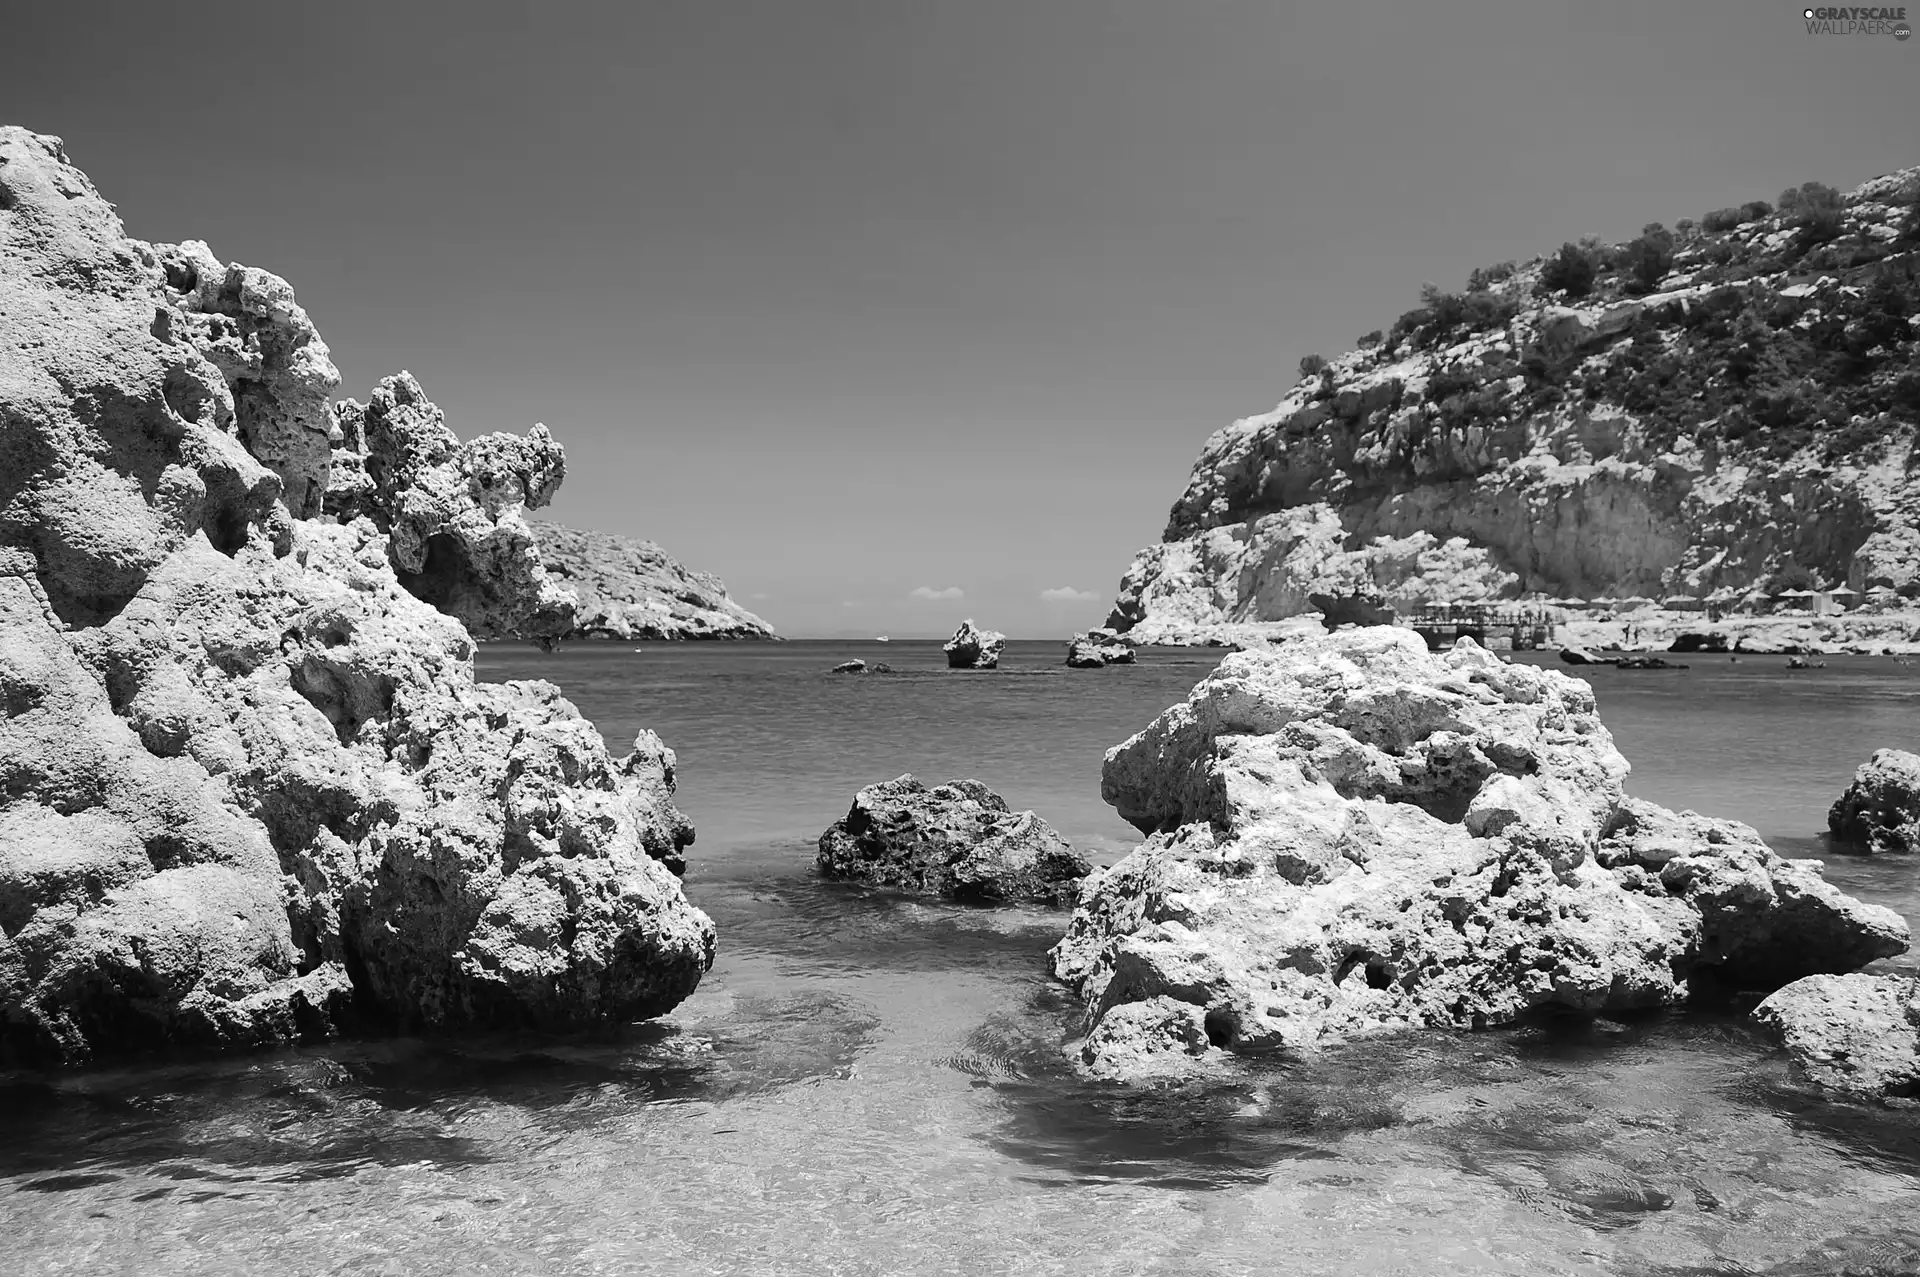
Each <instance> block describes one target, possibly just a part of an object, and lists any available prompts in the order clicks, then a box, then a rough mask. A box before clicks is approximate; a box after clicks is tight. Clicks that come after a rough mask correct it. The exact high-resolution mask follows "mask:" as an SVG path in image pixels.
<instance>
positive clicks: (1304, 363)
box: [1300, 355, 1327, 381]
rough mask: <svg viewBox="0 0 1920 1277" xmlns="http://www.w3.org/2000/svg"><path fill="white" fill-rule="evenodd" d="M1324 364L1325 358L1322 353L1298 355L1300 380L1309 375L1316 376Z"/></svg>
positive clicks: (1325, 363) (1325, 364)
mask: <svg viewBox="0 0 1920 1277" xmlns="http://www.w3.org/2000/svg"><path fill="white" fill-rule="evenodd" d="M1326 366H1327V360H1326V357H1325V356H1324V355H1302V356H1301V357H1300V380H1302V381H1305V380H1306V379H1307V378H1309V377H1318V376H1319V375H1320V371H1321V369H1323V368H1325V367H1326Z"/></svg>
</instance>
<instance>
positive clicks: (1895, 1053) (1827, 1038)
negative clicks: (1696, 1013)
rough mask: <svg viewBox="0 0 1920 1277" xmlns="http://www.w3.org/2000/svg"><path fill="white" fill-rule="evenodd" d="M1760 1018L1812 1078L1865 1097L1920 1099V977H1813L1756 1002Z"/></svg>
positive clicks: (1804, 1074) (1827, 1086)
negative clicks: (1909, 1097) (1760, 1001)
mask: <svg viewBox="0 0 1920 1277" xmlns="http://www.w3.org/2000/svg"><path fill="white" fill-rule="evenodd" d="M1753 1018H1754V1021H1755V1022H1756V1023H1758V1024H1759V1025H1760V1026H1761V1027H1762V1028H1763V1029H1765V1030H1766V1031H1767V1033H1768V1034H1769V1035H1770V1036H1771V1037H1772V1038H1773V1039H1774V1040H1775V1041H1776V1042H1778V1043H1780V1045H1781V1046H1783V1047H1785V1048H1786V1051H1787V1055H1788V1057H1789V1058H1790V1059H1791V1060H1792V1061H1793V1070H1794V1073H1795V1074H1796V1075H1797V1076H1799V1077H1800V1078H1801V1079H1802V1080H1804V1081H1806V1082H1810V1083H1812V1084H1813V1085H1815V1086H1818V1087H1820V1088H1822V1089H1824V1090H1829V1091H1835V1092H1838V1093H1840V1094H1842V1095H1849V1096H1856V1097H1862V1098H1889V1097H1897V1096H1920V980H1915V979H1914V978H1912V977H1911V976H1891V975H1863V974H1860V973H1857V972H1856V973H1855V974H1853V975H1839V976H1833V975H1816V976H1808V977H1807V978H1806V979H1804V980H1796V981H1794V982H1793V983H1792V984H1790V985H1788V986H1787V987H1786V988H1784V989H1781V990H1780V991H1779V992H1777V993H1775V994H1774V995H1773V996H1772V997H1770V998H1768V999H1767V1000H1766V1001H1764V1002H1762V1003H1761V1004H1760V1005H1759V1006H1757V1007H1755V1008H1754V1011H1753Z"/></svg>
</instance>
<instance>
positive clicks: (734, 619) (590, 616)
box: [525, 523, 777, 639]
mask: <svg viewBox="0 0 1920 1277" xmlns="http://www.w3.org/2000/svg"><path fill="white" fill-rule="evenodd" d="M533 537H534V540H535V541H536V542H537V543H538V546H539V554H540V557H541V559H542V561H543V562H544V563H545V564H546V568H547V572H548V573H549V575H550V576H551V577H552V578H553V579H554V580H555V581H556V582H558V583H560V584H561V585H564V586H565V587H567V588H569V589H571V590H572V591H573V593H574V595H575V597H576V599H577V600H578V602H577V605H576V609H575V615H574V619H573V627H572V629H571V630H570V631H568V632H567V634H566V637H569V638H608V639H770V638H775V637H777V635H775V634H774V632H773V627H772V626H770V625H768V624H767V623H766V622H765V621H763V620H761V619H760V618H759V617H757V616H755V615H754V614H753V613H751V612H749V611H747V610H746V609H745V608H743V607H741V606H740V605H739V604H738V603H735V602H734V601H733V600H732V599H730V598H728V597H727V587H726V585H725V584H724V583H723V582H722V581H721V580H720V578H719V577H717V576H713V575H711V574H710V573H706V572H695V571H692V570H690V569H688V568H686V567H683V566H681V565H680V564H679V563H677V562H675V561H674V560H673V559H672V558H671V557H670V556H668V554H667V552H666V551H664V550H662V549H661V548H660V547H659V546H657V545H655V544H654V543H653V542H651V541H636V540H634V539H633V538H632V537H622V536H614V535H613V534H612V533H608V532H584V531H581V530H580V529H578V528H564V527H561V526H560V525H559V524H557V523H536V524H534V525H533ZM525 636H526V637H529V638H535V637H539V636H538V635H537V634H534V633H532V632H527V633H526V634H525Z"/></svg>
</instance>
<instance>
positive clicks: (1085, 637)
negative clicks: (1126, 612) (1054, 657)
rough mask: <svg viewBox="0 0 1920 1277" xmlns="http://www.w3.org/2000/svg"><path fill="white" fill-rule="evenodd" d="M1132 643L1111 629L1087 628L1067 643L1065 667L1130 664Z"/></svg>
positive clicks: (1132, 656)
mask: <svg viewBox="0 0 1920 1277" xmlns="http://www.w3.org/2000/svg"><path fill="white" fill-rule="evenodd" d="M1133 662H1134V653H1133V645H1132V644H1131V643H1129V642H1127V640H1126V639H1125V638H1123V637H1121V636H1120V635H1118V634H1116V633H1114V632H1113V631H1112V630H1102V629H1095V630H1088V631H1087V632H1086V633H1085V634H1076V635H1074V636H1073V638H1072V639H1071V640H1070V641H1069V642H1068V643H1067V668H1068V669H1076V670H1097V669H1100V668H1101V667H1103V666H1107V665H1131V664H1133Z"/></svg>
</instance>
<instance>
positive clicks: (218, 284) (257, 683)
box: [0, 129, 713, 1064]
mask: <svg viewBox="0 0 1920 1277" xmlns="http://www.w3.org/2000/svg"><path fill="white" fill-rule="evenodd" d="M336 380H337V377H336V375H335V374H334V373H333V371H332V365H331V364H330V363H329V362H328V361H327V358H326V348H325V346H324V344H323V343H321V342H320V339H319V336H318V334H317V333H316V332H315V331H314V329H313V327H312V324H311V323H310V322H309V321H308V319H307V317H306V315H305V313H304V312H303V311H302V310H301V309H300V308H299V306H298V305H297V303H296V302H295V301H294V297H293V291H292V289H291V288H289V287H288V286H287V284H286V282H285V281H284V280H281V279H279V278H277V277H276V276H272V275H269V274H267V273H266V272H264V271H259V270H255V269H252V268H248V267H241V266H235V265H227V266H221V265H219V264H218V261H217V259H215V258H214V257H213V256H212V254H211V252H210V250H208V249H206V247H205V246H204V245H197V244H191V243H190V244H186V245H180V246H171V247H169V246H161V247H158V248H156V247H154V246H150V245H147V244H143V243H141V242H139V241H137V240H132V239H128V238H127V237H126V235H125V233H124V232H123V230H122V229H121V226H120V223H119V221H118V219H117V218H116V217H115V216H114V214H113V211H112V209H111V208H110V207H109V206H108V205H107V203H106V202H105V201H104V200H102V199H101V198H100V197H99V195H98V194H97V193H95V191H94V189H93V187H92V185H91V183H89V182H88V180H87V178H86V177H85V175H84V174H82V173H81V172H80V171H79V170H78V169H77V168H75V167H73V166H72V165H71V164H70V163H69V162H68V161H67V159H66V157H65V155H64V153H63V151H62V149H61V145H60V143H59V141H58V140H57V139H53V138H46V137H40V136H36V135H34V134H31V133H27V132H25V131H23V130H19V129H0V711H4V712H0V1061H4V1062H8V1063H15V1062H30V1063H39V1064H65V1063H78V1062H84V1061H87V1060H90V1059H96V1058H100V1057H102V1056H105V1055H110V1054H116V1053H121V1052H127V1051H134V1050H142V1049H147V1048H158V1047H172V1046H188V1047H195V1048H234V1047H242V1046H250V1045H256V1044H262V1043H271V1042H280V1041H289V1040H294V1039H297V1038H306V1037H323V1036H326V1035H329V1034H332V1033H336V1032H340V1031H343V1030H345V1029H347V1028H350V1027H354V1026H358V1025H391V1026H400V1027H419V1028H460V1027H467V1026H478V1025H535V1026H550V1027H563V1026H570V1025H581V1024H589V1023H596V1022H603V1021H607V1020H620V1019H630V1018H635V1017H641V1016H647V1015H653V1014H658V1013H660V1012H662V1011H665V1010H667V1009H668V1008H670V1007H672V1006H673V1005H674V1004H675V1003H677V1002H678V1001H679V1000H680V999H682V998H684V997H685V996H686V995H687V994H688V993H689V992H691V991H692V990H693V988H694V987H695V985H696V984H697V983H698V981H699V979H700V977H701V975H702V974H703V973H704V972H705V971H706V970H707V968H708V967H709V965H710V964H711V961H712V955H713V928H712V924H711V923H710V922H709V921H708V920H707V918H706V917H705V915H703V914H702V913H700V912H699V911H698V910H696V909H694V908H692V907H691V906H690V905H689V904H688V903H687V901H686V899H685V897H684V896H683V895H682V893H681V890H680V886H679V883H678V880H677V879H676V877H675V875H674V872H673V869H674V867H676V866H677V865H678V864H679V863H680V857H681V853H682V850H683V849H684V848H685V847H686V845H687V844H688V843H690V842H691V841H692V837H693V831H692V829H691V827H690V826H689V825H688V824H687V822H686V821H685V819H684V818H682V817H681V816H680V814H679V813H678V812H677V811H676V810H675V808H674V806H673V797H672V795H673V788H674V774H673V763H674V759H673V754H672V751H670V750H668V749H667V748H666V747H665V746H664V745H662V744H661V743H660V742H659V740H658V739H657V738H655V737H654V736H653V735H652V734H651V733H646V732H643V733H641V735H640V738H639V739H638V740H637V741H636V742H635V747H634V750H633V752H632V753H631V754H630V755H628V756H627V757H626V758H624V759H620V760H618V761H615V760H613V759H611V758H609V757H608V755H607V751H606V748H605V746H604V744H603V742H602V741H601V738H600V736H599V734H598V733H597V732H596V731H595V730H594V728H593V726H592V724H590V723H588V722H586V721H585V720H584V719H582V718H581V717H580V716H579V715H578V713H576V712H575V710H574V708H573V707H572V706H571V705H569V704H568V703H567V702H566V701H565V700H563V699H561V698H560V696H559V695H558V693H557V691H556V690H555V689H554V688H553V687H551V686H549V685H547V684H545V683H513V684H506V685H492V686H489V685H476V683H475V682H474V676H473V664H472V659H473V652H474V644H473V640H472V638H471V637H470V635H469V634H468V632H467V630H466V629H465V628H463V626H462V624H461V622H460V621H459V620H456V619H455V615H451V614H459V615H465V616H466V617H467V619H470V620H474V621H475V623H477V624H478V623H484V621H485V618H487V617H491V618H493V619H494V620H495V621H497V622H498V623H500V624H503V625H504V624H509V623H518V619H519V618H525V617H537V616H539V615H541V614H542V612H543V609H546V608H548V607H549V605H550V603H551V600H552V596H551V594H550V593H549V592H547V591H546V590H544V589H543V588H541V585H540V578H539V574H538V573H537V572H534V571H532V570H531V569H532V567H533V566H536V565H537V561H536V563H534V564H530V563H529V561H528V560H527V559H526V558H525V556H524V555H523V554H521V552H520V550H518V549H516V548H515V543H514V534H513V532H512V529H513V528H514V526H515V524H516V521H517V520H518V518H519V513H520V505H521V503H522V502H523V501H531V500H534V499H535V498H537V497H540V496H542V495H543V494H547V493H550V491H551V488H552V484H553V483H555V482H557V479H558V474H559V457H558V450H557V446H550V441H549V440H546V439H545V436H544V432H542V431H539V430H538V429H536V430H535V431H534V432H532V433H531V434H530V435H529V436H528V437H527V438H526V439H525V440H515V439H514V437H513V436H494V437H491V438H492V439H493V440H494V442H492V443H489V442H488V441H486V440H479V441H475V443H474V444H473V445H460V444H458V442H457V441H454V440H452V439H451V436H450V434H448V433H446V432H445V431H444V429H443V427H442V426H441V425H440V423H439V419H438V413H437V410H433V409H432V408H431V405H430V404H426V403H425V401H424V399H423V398H421V397H419V396H418V395H417V387H415V386H414V385H413V384H412V382H411V379H410V378H400V379H390V380H389V381H388V382H386V383H383V385H382V387H381V388H380V389H379V390H376V391H375V393H374V396H373V400H372V403H371V404H370V405H369V406H368V407H367V408H365V409H357V408H356V409H355V410H353V411H349V412H344V413H341V414H338V415H336V413H335V412H334V411H333V410H332V408H331V406H330V405H329V403H328V399H327V396H328V394H329V393H330V392H331V390H332V388H333V385H334V382H335V381H336ZM345 420H351V421H355V422H357V423H358V424H357V425H356V426H355V429H358V430H360V431H361V432H362V433H363V435H364V438H361V439H358V440H356V439H353V438H350V437H348V436H347V434H345V433H344V432H343V427H342V425H341V422H342V421H345ZM381 423H384V424H381ZM416 448H420V449H425V452H424V453H420V452H416V451H415V449H416ZM340 453H345V454H347V455H348V457H349V458H358V459H359V462H358V466H359V474H360V476H361V477H362V478H364V479H365V480H366V482H365V483H354V482H343V483H341V484H335V483H334V478H335V476H334V475H333V473H332V464H333V459H334V457H335V455H337V454H340ZM353 469H354V466H353V464H347V465H346V466H345V470H346V471H347V472H348V473H347V474H345V475H343V478H344V479H347V480H351V479H352V478H353V475H352V473H351V472H352V471H353ZM407 474H414V475H418V476H420V481H421V483H422V484H423V485H424V486H423V487H422V488H421V489H420V490H419V491H417V492H416V491H414V490H412V489H410V488H408V487H407V485H406V483H404V482H402V481H401V479H400V476H404V475H407ZM348 489H352V490H353V491H354V492H355V493H356V494H357V495H354V496H352V497H350V498H349V497H348V496H346V495H345V494H346V493H347V491H348ZM335 494H339V495H340V496H341V501H342V502H345V501H347V500H352V501H357V502H359V503H360V504H359V505H358V506H357V507H355V508H348V506H347V505H345V504H335V505H334V506H333V508H332V510H331V512H329V511H328V509H327V507H328V505H329V503H330V501H331V500H332V498H333V496H334V495H335ZM343 519H344V520H345V522H342V521H341V520H343ZM489 529H492V530H491V531H490V530H489ZM436 545H444V546H446V547H447V549H446V551H445V553H446V554H447V555H449V556H451V557H450V558H447V559H445V560H444V561H445V562H446V563H448V564H450V565H451V567H452V570H451V571H450V572H449V573H448V574H444V575H443V574H440V573H437V572H436V570H435V564H436V562H438V561H441V560H437V559H436V554H437V553H439V551H437V550H436V548H435V547H436ZM495 551H498V553H495ZM416 552H417V553H416ZM410 563H411V564H415V565H416V566H417V567H418V569H419V570H417V571H415V570H413V569H410V568H408V567H406V566H405V565H407V564H410ZM396 568H399V569H400V570H399V571H398V572H397V571H396ZM449 581H455V582H459V583H461V585H462V588H461V589H459V590H453V589H448V588H443V587H445V586H446V585H447V584H448V582H449ZM410 585H411V586H413V587H416V588H418V589H419V590H420V591H421V593H423V594H425V595H427V596H428V597H429V598H431V599H432V600H433V601H434V602H436V603H439V604H441V605H442V606H443V607H444V608H445V609H446V610H445V611H442V610H437V609H436V608H435V607H434V606H429V604H428V602H423V601H422V599H421V598H420V597H416V594H415V593H413V592H410V590H409V588H408V587H409V586H410ZM469 586H470V587H471V589H468V588H466V587H469ZM473 600H480V601H482V603H483V604H484V606H483V607H482V608H481V610H479V611H477V612H476V611H475V610H474V609H473V608H472V607H469V602H471V601H473ZM450 613H451V614H450Z"/></svg>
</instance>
